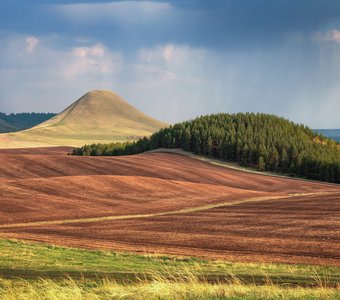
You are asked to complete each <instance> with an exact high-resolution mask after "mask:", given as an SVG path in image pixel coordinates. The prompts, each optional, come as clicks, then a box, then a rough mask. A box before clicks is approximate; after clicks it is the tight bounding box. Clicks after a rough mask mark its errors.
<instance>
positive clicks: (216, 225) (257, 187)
mask: <svg viewBox="0 0 340 300" xmlns="http://www.w3.org/2000/svg"><path fill="white" fill-rule="evenodd" d="M35 151H37V152H35ZM67 151H69V149H67V148H58V149H48V148H47V149H38V150H34V149H22V150H0V236H3V237H6V238H7V237H12V238H22V239H29V240H37V241H46V242H52V243H54V244H61V245H69V246H79V247H85V248H108V249H116V250H129V251H137V252H141V251H142V252H143V251H151V252H163V253H169V254H176V255H194V256H195V255H196V256H204V257H213V258H224V259H230V260H241V261H275V262H292V263H315V264H319V263H323V264H336V265H340V251H339V249H340V234H339V228H340V216H339V211H340V187H339V186H338V185H331V184H324V183H316V182H311V181H303V180H295V179H291V178H280V177H271V176H265V175H261V174H252V173H246V172H242V171H237V170H231V169H227V168H224V167H220V166H214V165H211V164H209V163H206V162H202V161H198V160H195V159H193V158H189V157H185V156H181V155H176V154H166V153H152V154H151V153H148V154H142V155H134V156H125V157H74V156H68V155H64V153H66V152H67ZM299 193H305V195H301V196H298V195H291V194H299ZM284 195H287V198H281V199H279V197H282V196H284ZM278 196H279V197H278ZM261 197H266V200H265V201H261V200H259V201H254V198H257V199H258V198H261ZM268 197H273V200H268ZM275 197H276V199H275ZM244 200H247V201H248V202H243V203H239V201H244ZM250 200H251V201H250ZM219 203H233V205H232V206H230V205H228V206H224V207H223V206H221V207H215V208H210V209H205V210H201V211H196V212H190V213H189V212H186V213H177V214H173V215H166V216H154V217H152V216H150V217H147V218H135V219H134V218H130V219H123V220H98V221H95V222H93V221H91V222H82V221H81V220H80V221H79V222H78V223H72V224H66V223H65V224H50V225H47V224H39V225H34V224H33V225H32V224H31V225H30V226H25V227H15V224H17V223H23V222H24V223H26V222H27V223H29V222H36V221H53V220H67V219H75V218H76V219H78V218H80V219H81V218H90V217H105V216H125V215H133V214H157V213H161V212H164V211H178V210H181V209H188V208H195V207H201V206H204V205H210V204H219ZM7 224H12V225H11V226H12V227H7V228H4V227H1V225H7Z"/></svg>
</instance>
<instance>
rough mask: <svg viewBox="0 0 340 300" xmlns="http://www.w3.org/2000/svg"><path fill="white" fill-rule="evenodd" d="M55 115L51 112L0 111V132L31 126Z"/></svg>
mask: <svg viewBox="0 0 340 300" xmlns="http://www.w3.org/2000/svg"><path fill="white" fill-rule="evenodd" d="M53 116H55V114H52V113H17V114H8V115H7V114H5V113H0V133H6V132H14V131H19V130H24V129H27V128H30V127H33V126H35V125H37V124H39V123H42V122H44V121H46V120H48V119H50V118H52V117H53Z"/></svg>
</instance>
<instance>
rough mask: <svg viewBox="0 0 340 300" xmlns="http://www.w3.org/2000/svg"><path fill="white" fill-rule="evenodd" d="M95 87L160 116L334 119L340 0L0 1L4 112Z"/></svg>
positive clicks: (317, 123)
mask: <svg viewBox="0 0 340 300" xmlns="http://www.w3.org/2000/svg"><path fill="white" fill-rule="evenodd" d="M93 89H109V90H112V91H114V92H116V93H117V94H119V95H121V96H122V97H124V98H125V99H126V100H127V101H128V102H130V103H131V104H133V105H134V106H136V107H137V108H139V109H140V110H142V111H143V112H145V113H147V114H149V115H151V116H153V117H155V118H157V119H159V120H162V121H165V122H168V123H175V122H178V121H183V120H187V119H191V118H194V117H196V116H198V115H204V114H211V113H218V112H227V113H235V112H264V113H271V114H276V115H279V116H283V117H286V118H288V119H290V120H293V121H295V122H298V123H304V124H306V125H308V126H310V127H312V128H340V1H338V0H327V1H325V0H298V1H297V0H285V1H283V0H221V1H220V0H211V1H206V0H173V1H170V0H169V1H91V0H79V1H66V0H65V1H63V0H61V1H60V0H59V1H57V0H31V1H30V0H21V1H20V0H0V111H3V112H6V113H11V112H32V111H35V112H60V111H62V110H63V109H64V108H66V107H67V106H68V105H70V104H71V103H73V102H74V101H75V100H77V99H78V98H79V97H81V96H82V95H83V94H85V93H86V92H88V91H90V90H93Z"/></svg>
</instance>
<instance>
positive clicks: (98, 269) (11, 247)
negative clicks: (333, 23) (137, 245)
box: [0, 240, 340, 285]
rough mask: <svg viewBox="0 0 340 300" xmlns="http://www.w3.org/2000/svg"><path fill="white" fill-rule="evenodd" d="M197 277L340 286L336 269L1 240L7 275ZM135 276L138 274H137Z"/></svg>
mask: <svg viewBox="0 0 340 300" xmlns="http://www.w3.org/2000/svg"><path fill="white" fill-rule="evenodd" d="M188 271H189V272H190V273H195V274H196V275H197V276H199V277H200V276H201V277H202V278H203V277H204V278H205V279H208V280H209V281H213V280H214V279H216V280H219V281H220V280H224V279H225V280H227V279H228V278H239V279H241V280H244V281H248V282H255V283H256V282H262V283H263V282H267V281H271V282H275V283H280V282H283V283H292V284H301V285H320V283H322V284H326V285H337V284H338V283H339V282H340V268H339V267H333V266H311V265H288V264H269V263H234V262H233V263H232V262H226V261H218V260H216V261H208V260H203V259H196V258H186V257H171V256H162V255H147V254H145V255H137V254H128V253H118V252H110V251H101V250H99V251H91V250H84V249H76V248H68V247H59V246H52V245H49V244H44V243H29V242H22V241H16V240H0V276H2V277H16V276H20V277H25V278H36V277H51V278H54V277H63V276H64V275H65V274H69V275H71V276H75V277H79V276H83V277H90V278H92V277H98V276H114V277H115V276H116V277H117V278H116V279H124V278H125V279H131V278H132V279H134V278H136V277H139V276H148V275H153V274H155V273H157V274H163V275H169V276H170V277H171V276H175V275H179V274H181V273H183V274H185V273H187V272H188ZM132 275H134V276H132Z"/></svg>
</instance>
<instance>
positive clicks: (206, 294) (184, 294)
mask: <svg viewBox="0 0 340 300" xmlns="http://www.w3.org/2000/svg"><path fill="white" fill-rule="evenodd" d="M147 277H148V278H146V277H145V278H140V279H139V280H138V281H137V282H134V283H130V284H129V283H126V284H123V283H118V282H116V281H115V280H114V279H112V278H105V279H98V280H86V279H81V280H73V279H72V278H65V279H62V280H52V279H43V278H41V279H38V280H33V281H28V280H23V279H0V299H6V300H7V299H8V300H14V299H15V300H30V299H34V300H69V299H74V300H80V299H131V300H144V299H145V300H156V299H157V300H159V299H169V300H170V299H180V300H181V299H190V300H191V299H340V289H339V287H331V286H327V285H326V284H325V281H323V280H321V281H320V285H319V286H317V287H313V288H307V287H292V286H279V285H275V284H273V283H271V282H270V281H268V283H267V284H264V285H256V284H246V283H243V282H242V280H241V279H239V278H237V277H236V276H234V277H233V278H232V279H230V280H229V282H215V283H209V282H208V281H206V280H202V279H201V278H200V279H199V278H198V276H197V275H196V274H195V273H192V272H191V271H190V270H187V271H185V272H184V273H181V274H173V273H169V274H164V273H162V274H160V273H153V274H152V276H151V277H150V274H148V276H147Z"/></svg>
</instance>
